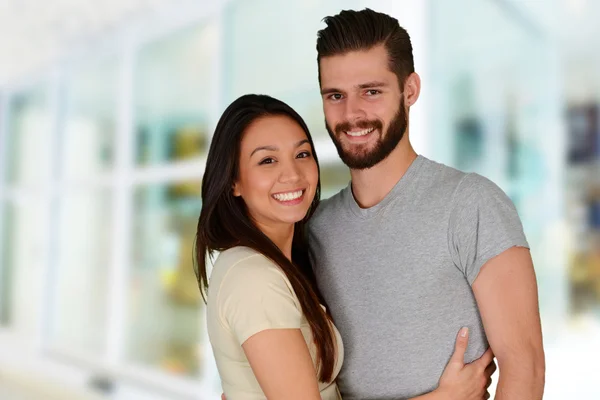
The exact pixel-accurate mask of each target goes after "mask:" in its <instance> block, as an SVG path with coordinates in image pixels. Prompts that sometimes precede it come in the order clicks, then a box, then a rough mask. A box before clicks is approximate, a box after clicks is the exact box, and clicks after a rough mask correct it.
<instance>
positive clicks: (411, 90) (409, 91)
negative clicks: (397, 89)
mask: <svg viewBox="0 0 600 400" xmlns="http://www.w3.org/2000/svg"><path fill="white" fill-rule="evenodd" d="M420 94H421V77H420V76H419V74H417V73H416V72H413V73H412V74H410V75H409V76H408V77H407V78H406V81H405V82H404V97H405V99H406V100H405V101H406V105H407V106H409V107H410V106H412V105H413V104H415V103H416V102H417V99H418V98H419V95H420Z"/></svg>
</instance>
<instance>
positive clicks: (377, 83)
mask: <svg viewBox="0 0 600 400" xmlns="http://www.w3.org/2000/svg"><path fill="white" fill-rule="evenodd" d="M387 85H388V84H387V83H385V82H381V81H372V82H366V83H361V84H360V85H357V86H356V87H357V88H358V89H367V88H372V87H382V86H387Z"/></svg>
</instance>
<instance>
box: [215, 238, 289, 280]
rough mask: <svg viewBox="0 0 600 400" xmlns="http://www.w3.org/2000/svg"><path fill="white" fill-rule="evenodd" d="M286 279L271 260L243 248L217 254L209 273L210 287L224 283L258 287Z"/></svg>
mask: <svg viewBox="0 0 600 400" xmlns="http://www.w3.org/2000/svg"><path fill="white" fill-rule="evenodd" d="M274 280H276V281H279V280H283V281H284V282H285V283H286V284H287V278H286V277H285V274H284V273H283V271H281V269H280V268H279V267H278V266H277V264H275V263H274V262H273V261H272V260H271V259H269V258H268V257H266V256H265V255H263V254H262V253H260V252H258V251H256V250H254V249H251V248H249V247H245V246H236V247H232V248H230V249H227V250H225V251H223V252H221V253H220V254H219V256H218V257H217V259H216V260H215V264H214V267H213V270H212V273H211V278H210V281H211V282H210V285H213V284H217V285H219V286H221V285H222V284H223V283H224V282H225V281H226V282H227V283H228V284H234V285H236V286H237V285H252V286H253V285H257V284H258V285H260V284H266V283H268V282H271V283H272V282H273V281H274Z"/></svg>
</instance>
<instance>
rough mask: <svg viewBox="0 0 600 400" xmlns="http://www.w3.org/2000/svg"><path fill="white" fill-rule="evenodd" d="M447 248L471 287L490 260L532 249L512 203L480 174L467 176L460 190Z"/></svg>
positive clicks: (450, 226) (500, 190) (453, 210)
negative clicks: (518, 249) (517, 249)
mask: <svg viewBox="0 0 600 400" xmlns="http://www.w3.org/2000/svg"><path fill="white" fill-rule="evenodd" d="M448 246H449V249H450V255H451V257H452V260H453V262H454V264H455V265H456V266H457V267H458V268H459V269H460V270H461V271H462V272H463V274H464V275H465V277H466V278H467V280H468V282H469V284H471V285H472V284H473V282H475V279H476V278H477V276H478V274H479V271H480V270H481V267H482V266H483V265H484V264H485V263H486V262H488V261H489V260H490V259H491V258H493V257H495V256H497V255H499V254H501V253H502V252H504V251H505V250H508V249H509V248H511V247H515V246H519V247H526V248H529V244H528V243H527V239H526V238H525V234H524V232H523V225H522V224H521V220H520V218H519V215H518V213H517V210H516V208H515V206H514V204H513V203H512V201H511V200H510V199H509V197H508V196H507V195H506V194H505V193H504V192H503V191H502V189H500V188H499V187H498V186H497V185H496V184H494V183H493V182H492V181H490V180H489V179H486V178H484V177H482V176H481V175H477V174H468V175H466V176H465V177H464V178H463V179H462V181H461V182H460V184H459V185H458V187H457V190H456V193H455V195H454V199H453V204H452V209H451V214H450V220H449V224H448Z"/></svg>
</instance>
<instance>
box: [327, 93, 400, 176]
mask: <svg viewBox="0 0 600 400" xmlns="http://www.w3.org/2000/svg"><path fill="white" fill-rule="evenodd" d="M325 127H326V128H327V132H329V136H330V137H331V140H332V141H333V144H335V147H336V149H337V152H338V155H339V156H340V158H341V159H342V161H343V162H344V164H346V165H347V166H348V167H349V168H351V169H367V168H371V167H373V166H375V165H376V164H378V163H380V162H381V161H383V160H384V159H385V158H386V157H387V156H389V155H390V153H391V152H392V151H393V150H394V149H395V148H396V146H398V143H400V140H402V137H403V136H404V132H405V131H406V128H407V127H408V118H407V115H406V110H405V109H404V99H402V100H401V101H400V107H399V109H398V112H397V113H396V115H395V116H394V118H393V119H392V121H391V122H390V126H389V127H388V129H387V131H386V132H383V123H382V122H381V121H380V120H373V121H359V122H358V123H356V124H354V125H353V124H350V123H349V122H348V121H345V122H341V123H339V124H337V125H336V127H335V133H334V132H333V131H332V130H331V128H330V127H329V125H328V124H327V121H325ZM354 128H359V129H370V128H374V129H375V130H378V131H379V134H380V136H379V139H378V140H377V143H375V147H374V148H372V149H371V150H366V149H361V148H359V147H360V146H361V145H359V144H356V145H352V146H353V147H355V148H357V149H356V150H357V151H354V152H352V151H346V150H345V149H344V146H343V144H342V141H341V140H340V139H339V138H340V137H341V135H345V133H344V132H346V131H350V130H352V129H354Z"/></svg>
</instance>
